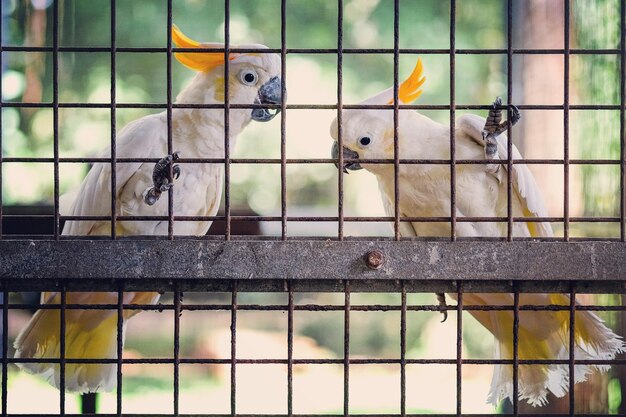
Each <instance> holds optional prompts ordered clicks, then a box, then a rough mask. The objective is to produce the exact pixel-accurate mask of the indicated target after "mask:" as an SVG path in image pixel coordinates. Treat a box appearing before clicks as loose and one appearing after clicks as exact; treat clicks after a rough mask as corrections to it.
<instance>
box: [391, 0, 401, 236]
mask: <svg viewBox="0 0 626 417" xmlns="http://www.w3.org/2000/svg"><path fill="white" fill-rule="evenodd" d="M399 39H400V1H399V0H394V2H393V232H394V238H395V240H400V237H401V236H400V180H399V176H400V144H399V141H398V66H399V61H400V45H399V43H400V42H399Z"/></svg>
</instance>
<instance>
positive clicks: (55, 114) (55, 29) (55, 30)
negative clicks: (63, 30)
mask: <svg viewBox="0 0 626 417" xmlns="http://www.w3.org/2000/svg"><path fill="white" fill-rule="evenodd" d="M0 17H1V16H0ZM52 135H53V136H52V140H53V154H54V238H55V240H58V239H59V235H60V234H61V214H60V212H59V192H60V190H59V2H58V1H55V2H54V3H52Z"/></svg>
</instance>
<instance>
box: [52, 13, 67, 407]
mask: <svg viewBox="0 0 626 417" xmlns="http://www.w3.org/2000/svg"><path fill="white" fill-rule="evenodd" d="M52 131H53V132H52V135H53V136H52V140H53V145H52V146H53V155H54V167H53V170H54V173H53V177H54V179H53V183H54V191H53V192H54V238H55V239H58V238H59V235H60V234H61V225H60V223H61V221H60V220H59V216H60V212H59V193H60V189H59V2H58V1H55V2H54V3H53V4H52ZM62 410H64V409H62Z"/></svg>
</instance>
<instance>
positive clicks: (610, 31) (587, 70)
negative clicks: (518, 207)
mask: <svg viewBox="0 0 626 417" xmlns="http://www.w3.org/2000/svg"><path fill="white" fill-rule="evenodd" d="M572 10H573V28H574V32H575V38H574V39H575V40H574V41H573V45H572V46H573V47H576V48H585V49H615V48H619V44H620V30H619V29H620V21H619V19H620V2H619V1H618V0H605V1H600V2H594V1H581V0H579V1H576V2H575V6H574V7H573V8H572ZM572 67H573V81H574V84H573V85H574V93H575V94H577V95H578V96H579V97H580V99H579V100H580V103H581V104H619V103H620V97H619V94H620V62H619V55H614V54H595V55H576V56H574V57H573V58H572ZM577 113H578V114H577V115H576V116H575V117H578V118H580V120H579V121H578V123H577V124H575V125H574V126H575V129H573V130H572V131H573V138H574V140H575V141H576V142H575V143H576V145H577V146H578V147H579V148H580V151H579V152H580V158H584V159H613V160H619V158H620V140H619V138H620V126H619V111H592V112H577ZM574 157H576V156H574ZM581 171H582V175H581V177H582V184H583V200H584V210H585V215H591V216H619V207H620V204H619V200H620V197H619V196H620V192H619V187H620V174H619V172H620V168H619V166H618V165H583V166H582V167H581ZM611 228H612V229H617V231H616V232H619V226H617V225H616V224H613V225H611ZM605 235H606V234H605Z"/></svg>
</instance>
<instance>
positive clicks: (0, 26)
mask: <svg viewBox="0 0 626 417" xmlns="http://www.w3.org/2000/svg"><path fill="white" fill-rule="evenodd" d="M3 6H4V1H2V0H0V76H2V75H3V74H4V9H3ZM2 94H3V93H2V83H1V82H0V240H2V234H3V231H2V206H3V205H4V200H3V196H2V188H3V185H4V180H3V179H2V159H3V158H4V147H3V145H2V139H3V137H4V127H3V124H2V114H3V113H4V108H3V106H2V102H3V99H2ZM3 404H4V403H3Z"/></svg>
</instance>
